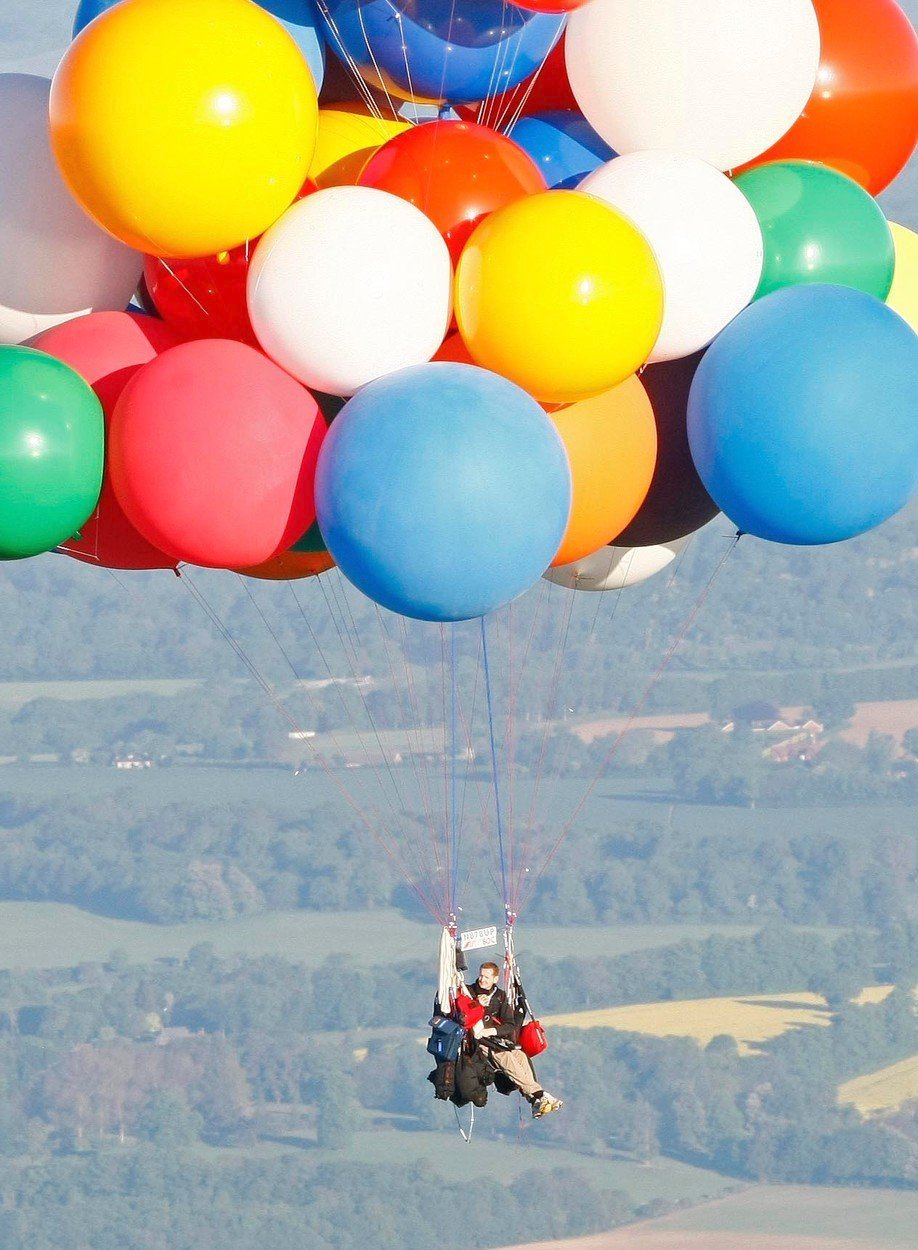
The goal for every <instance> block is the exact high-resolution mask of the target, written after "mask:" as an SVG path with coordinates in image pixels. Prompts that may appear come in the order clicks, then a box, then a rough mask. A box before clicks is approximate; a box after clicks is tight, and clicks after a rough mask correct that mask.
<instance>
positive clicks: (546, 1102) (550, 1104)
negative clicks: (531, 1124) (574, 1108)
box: [532, 1094, 564, 1120]
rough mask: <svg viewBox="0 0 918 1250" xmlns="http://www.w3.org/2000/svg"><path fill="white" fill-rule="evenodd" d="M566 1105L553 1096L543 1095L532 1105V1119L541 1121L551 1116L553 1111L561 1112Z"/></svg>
mask: <svg viewBox="0 0 918 1250" xmlns="http://www.w3.org/2000/svg"><path fill="white" fill-rule="evenodd" d="M563 1106H564V1103H563V1102H562V1101H561V1099H560V1098H553V1097H552V1096H551V1094H543V1095H542V1097H541V1098H540V1099H539V1101H538V1102H534V1103H533V1104H532V1118H533V1119H534V1120H539V1119H541V1118H542V1116H543V1115H551V1113H552V1111H560V1110H561V1108H562V1107H563Z"/></svg>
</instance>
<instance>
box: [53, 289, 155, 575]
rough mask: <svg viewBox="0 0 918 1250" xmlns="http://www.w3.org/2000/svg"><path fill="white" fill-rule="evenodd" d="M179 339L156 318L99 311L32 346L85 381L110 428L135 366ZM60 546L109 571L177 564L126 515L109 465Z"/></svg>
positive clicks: (141, 364) (84, 560) (54, 329)
mask: <svg viewBox="0 0 918 1250" xmlns="http://www.w3.org/2000/svg"><path fill="white" fill-rule="evenodd" d="M178 342H179V339H178V338H177V336H176V335H175V334H174V333H173V332H172V330H170V329H169V327H168V326H165V325H163V323H162V322H161V321H158V320H157V319H156V318H154V317H146V316H144V315H143V314H141V313H128V312H98V313H89V314H88V315H87V316H85V317H77V318H75V319H74V320H73V321H65V322H64V324H63V325H59V326H54V327H53V329H51V330H46V331H45V332H44V333H43V334H40V335H38V337H37V338H35V339H34V340H33V342H32V344H31V345H32V346H33V347H37V348H39V349H40V350H41V351H43V352H47V353H48V355H49V356H54V357H55V359H56V360H62V361H63V362H64V364H66V365H69V366H70V368H71V369H74V370H76V372H77V373H78V374H79V375H80V376H81V377H82V378H84V379H85V381H87V382H88V383H89V385H90V386H91V387H92V389H93V390H94V391H95V392H96V394H97V395H98V397H99V400H100V402H101V404H102V408H103V411H104V413H105V424H106V429H108V427H109V426H110V423H111V419H112V413H113V412H114V410H115V405H116V404H117V402H118V399H119V398H120V396H121V392H122V391H123V390H124V388H125V386H126V385H127V383H128V382H129V381H130V379H131V378H132V377H133V376H134V374H135V373H136V372H137V371H138V369H140V368H142V367H143V366H144V365H146V364H148V363H149V362H150V361H151V360H154V359H155V358H156V357H157V356H158V355H159V353H160V352H164V351H168V349H169V348H170V347H175V346H176V345H177V344H178ZM61 550H62V551H63V552H64V553H65V555H68V556H73V558H74V559H75V560H82V561H83V562H84V563H86V564H97V565H100V566H101V567H103V568H109V569H171V568H174V567H175V560H174V559H172V557H171V556H168V555H166V553H165V552H164V551H159V550H158V549H157V548H156V547H154V546H152V545H151V544H150V543H149V542H147V540H146V539H145V538H144V537H143V535H142V534H140V533H138V531H137V530H136V529H135V528H134V526H133V525H132V524H131V522H130V521H129V520H128V519H127V517H126V516H125V515H124V512H123V510H122V508H121V505H120V504H119V503H118V500H117V499H116V497H115V492H114V490H113V489H112V483H111V477H110V475H109V471H108V466H107V465H106V470H105V476H104V478H103V481H102V494H101V495H100V497H99V503H98V506H97V508H96V510H95V512H94V513H93V514H92V516H91V517H90V518H89V520H88V521H87V522H86V523H85V524H84V525H83V527H82V528H81V530H80V536H79V537H78V538H71V539H70V540H69V541H68V542H67V544H66V545H65V546H63V547H61Z"/></svg>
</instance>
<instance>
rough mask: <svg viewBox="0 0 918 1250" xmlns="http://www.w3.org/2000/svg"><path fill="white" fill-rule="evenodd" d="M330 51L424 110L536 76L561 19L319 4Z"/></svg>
mask: <svg viewBox="0 0 918 1250" xmlns="http://www.w3.org/2000/svg"><path fill="white" fill-rule="evenodd" d="M319 11H320V14H321V16H322V19H323V21H324V22H325V35H326V38H327V40H328V42H329V45H330V47H331V48H332V49H333V50H334V51H335V52H336V53H337V54H338V56H339V57H340V58H341V60H342V61H344V63H345V64H346V65H350V66H351V67H354V66H356V68H357V69H358V70H359V72H360V74H361V76H362V77H363V78H364V79H365V80H366V81H367V82H368V83H370V84H371V86H374V87H377V88H379V89H380V90H383V91H388V92H390V93H391V94H393V95H397V96H401V97H402V98H404V99H415V100H419V101H422V102H426V103H434V104H441V103H451V104H462V103H466V102H469V101H474V100H486V99H489V98H490V97H491V96H494V95H498V94H500V92H502V91H507V90H509V89H510V88H511V87H515V86H516V85H517V84H518V83H521V82H522V81H523V79H524V78H528V77H529V75H530V74H531V73H533V72H534V71H535V70H537V69H538V68H539V67H540V66H541V65H542V63H543V62H544V60H545V58H546V56H548V53H549V52H550V51H551V49H552V48H553V47H554V45H555V43H556V42H557V40H558V38H559V36H560V34H561V31H562V30H563V28H564V22H565V18H564V15H563V14H553V13H531V12H527V11H526V10H524V9H518V8H516V6H515V5H512V4H508V3H506V0H322V3H321V4H320V5H319Z"/></svg>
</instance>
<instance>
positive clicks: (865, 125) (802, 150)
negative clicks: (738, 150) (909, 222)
mask: <svg viewBox="0 0 918 1250" xmlns="http://www.w3.org/2000/svg"><path fill="white" fill-rule="evenodd" d="M813 3H814V6H815V9H816V13H817V15H818V17H819V30H820V34H821V36H822V55H821V58H820V63H819V73H818V76H817V78H816V86H815V87H814V89H813V94H812V95H811V96H810V99H809V102H808V104H807V106H806V108H805V109H804V110H803V114H802V115H801V117H800V119H799V121H797V122H796V123H795V124H794V125H793V126H792V127H791V129H790V130H789V131H788V132H787V134H786V135H785V136H784V137H783V138H782V139H779V140H778V142H777V143H776V144H775V145H774V147H772V148H769V150H768V151H767V152H763V153H762V155H761V156H758V157H756V159H755V160H754V161H751V162H750V164H749V165H748V166H746V168H752V167H753V166H755V165H763V164H765V162H767V161H788V160H807V161H819V162H820V163H822V164H823V165H831V166H832V168H833V169H838V170H840V171H841V173H843V174H847V175H848V177H849V178H853V179H854V180H855V181H856V182H859V183H860V184H861V186H862V187H866V188H867V190H868V191H869V192H870V194H871V195H879V193H880V192H881V191H883V190H884V189H885V188H886V187H888V186H889V184H890V183H891V182H892V180H893V179H894V178H895V177H896V175H897V174H899V173H900V172H901V171H902V169H904V167H905V165H906V163H907V162H908V159H909V157H910V156H911V154H912V152H913V151H914V150H915V144H916V143H918V35H916V34H915V31H914V30H913V28H912V24H911V22H910V21H909V20H908V18H907V17H906V16H905V14H904V13H903V12H902V10H901V9H900V8H899V6H898V4H896V3H895V0H813Z"/></svg>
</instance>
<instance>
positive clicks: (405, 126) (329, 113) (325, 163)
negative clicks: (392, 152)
mask: <svg viewBox="0 0 918 1250" xmlns="http://www.w3.org/2000/svg"><path fill="white" fill-rule="evenodd" d="M410 129H411V125H410V124H409V123H408V122H402V121H396V120H394V119H386V118H379V117H374V116H372V115H371V114H370V111H369V109H368V108H367V107H366V105H365V104H358V103H356V102H355V103H353V104H336V105H334V107H330V108H324V109H320V110H319V133H318V136H317V138H316V150H315V153H314V155H313V158H312V164H311V165H310V167H309V177H310V178H311V179H312V180H313V182H316V183H318V185H319V186H320V187H321V188H323V189H324V188H325V187H345V186H353V185H354V183H355V182H356V181H357V179H358V178H359V177H360V175H361V173H362V171H363V167H364V165H365V164H366V163H367V161H368V160H369V159H370V157H371V156H372V155H373V153H374V152H375V151H376V150H377V148H379V147H381V146H382V145H383V144H384V143H387V142H388V141H389V140H390V139H394V138H395V136H396V135H400V134H402V133H403V132H404V131H406V130H410Z"/></svg>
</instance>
